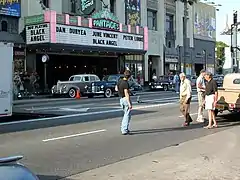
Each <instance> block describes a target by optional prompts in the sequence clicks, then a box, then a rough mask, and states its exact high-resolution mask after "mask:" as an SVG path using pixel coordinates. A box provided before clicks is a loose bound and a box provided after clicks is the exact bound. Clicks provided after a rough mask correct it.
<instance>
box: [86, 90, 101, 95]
mask: <svg viewBox="0 0 240 180" xmlns="http://www.w3.org/2000/svg"><path fill="white" fill-rule="evenodd" d="M86 94H87V95H95V94H96V95H98V94H104V91H97V92H91V91H87V92H86Z"/></svg>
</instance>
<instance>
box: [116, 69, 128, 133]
mask: <svg viewBox="0 0 240 180" xmlns="http://www.w3.org/2000/svg"><path fill="white" fill-rule="evenodd" d="M130 77H131V72H130V71H129V70H126V71H125V72H124V78H123V79H121V80H119V82H118V84H117V89H118V94H119V97H120V105H121V108H122V109H123V112H124V115H123V118H122V123H121V132H122V134H123V135H128V134H130V131H129V124H130V120H131V111H132V102H131V99H130V87H129V84H128V79H129V78H130Z"/></svg>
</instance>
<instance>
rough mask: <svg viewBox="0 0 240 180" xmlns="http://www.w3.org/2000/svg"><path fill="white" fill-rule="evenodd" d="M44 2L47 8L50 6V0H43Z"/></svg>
mask: <svg viewBox="0 0 240 180" xmlns="http://www.w3.org/2000/svg"><path fill="white" fill-rule="evenodd" d="M42 3H43V5H44V6H45V7H46V8H49V0H42Z"/></svg>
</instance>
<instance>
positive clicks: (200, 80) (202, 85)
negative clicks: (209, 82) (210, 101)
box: [196, 70, 206, 122]
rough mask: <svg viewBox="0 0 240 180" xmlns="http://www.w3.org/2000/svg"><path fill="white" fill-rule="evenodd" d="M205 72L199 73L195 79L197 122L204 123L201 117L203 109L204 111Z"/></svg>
mask: <svg viewBox="0 0 240 180" xmlns="http://www.w3.org/2000/svg"><path fill="white" fill-rule="evenodd" d="M205 74H206V72H205V70H201V71H200V75H199V77H198V78H197V82H196V86H197V93H198V117H197V122H204V117H203V109H204V101H205V87H206V86H205V79H204V76H205Z"/></svg>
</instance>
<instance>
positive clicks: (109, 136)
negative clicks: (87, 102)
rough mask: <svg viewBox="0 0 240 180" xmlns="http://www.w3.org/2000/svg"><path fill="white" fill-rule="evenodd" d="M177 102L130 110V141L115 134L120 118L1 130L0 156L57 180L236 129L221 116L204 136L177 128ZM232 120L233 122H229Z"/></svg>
mask: <svg viewBox="0 0 240 180" xmlns="http://www.w3.org/2000/svg"><path fill="white" fill-rule="evenodd" d="M176 102H177V101H176ZM176 102H175V103H171V104H167V103H165V104H164V105H162V106H158V107H157V106H156V107H155V106H147V107H143V108H142V109H135V110H134V111H133V114H134V115H133V119H132V123H131V127H132V128H131V130H132V133H133V134H132V135H131V136H122V135H121V134H120V127H119V126H120V119H121V117H120V116H121V112H119V113H116V112H115V113H112V115H111V117H110V116H106V115H105V114H101V115H91V114H88V115H86V116H81V115H74V116H63V117H61V116H60V117H59V118H55V119H52V120H51V119H47V120H43V119H40V120H36V121H26V122H24V123H22V122H21V123H18V122H17V123H5V124H0V132H2V134H1V136H0V142H1V143H0V148H1V151H0V156H8V155H16V154H22V155H24V157H25V158H24V160H23V161H22V162H23V163H24V164H25V165H27V166H28V167H29V168H31V169H32V170H33V171H34V172H35V173H36V174H37V175H38V176H39V177H40V179H43V180H56V179H61V178H64V177H69V176H71V175H74V174H78V173H83V172H85V171H89V170H91V169H96V168H99V167H102V166H106V165H109V164H114V163H117V162H119V161H122V160H125V159H130V158H133V157H136V156H140V155H143V154H146V153H151V152H154V151H157V150H161V149H163V148H166V147H170V146H175V145H177V144H181V143H183V142H186V141H189V140H193V139H197V138H200V137H203V136H206V135H209V134H213V133H216V132H219V131H222V130H225V129H228V128H229V127H231V126H234V125H238V124H239V122H238V121H237V120H238V118H237V117H235V116H226V115H223V116H222V117H219V118H218V120H219V121H221V122H220V128H218V129H214V130H206V129H203V128H202V127H203V124H198V123H194V124H193V125H192V126H190V127H188V128H184V127H181V124H182V122H183V119H182V118H181V117H180V113H179V109H178V104H177V103H176ZM191 112H192V113H193V114H195V113H196V112H197V106H196V103H193V104H192V108H191ZM193 117H194V118H196V117H195V116H193ZM92 119H96V121H91V120H92ZM234 119H235V120H236V122H233V121H232V122H231V120H234ZM80 122H81V123H80Z"/></svg>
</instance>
